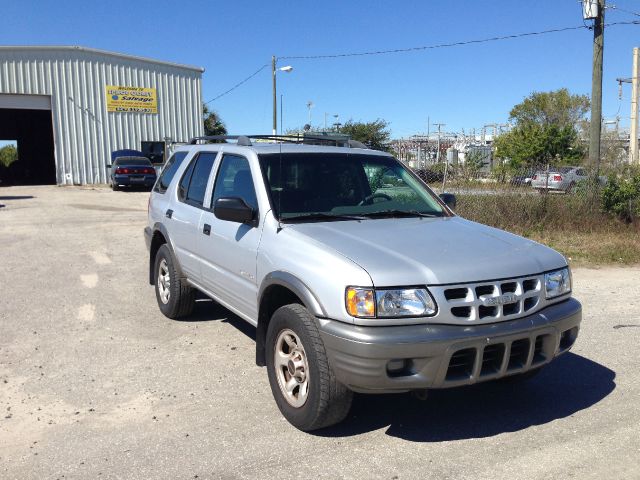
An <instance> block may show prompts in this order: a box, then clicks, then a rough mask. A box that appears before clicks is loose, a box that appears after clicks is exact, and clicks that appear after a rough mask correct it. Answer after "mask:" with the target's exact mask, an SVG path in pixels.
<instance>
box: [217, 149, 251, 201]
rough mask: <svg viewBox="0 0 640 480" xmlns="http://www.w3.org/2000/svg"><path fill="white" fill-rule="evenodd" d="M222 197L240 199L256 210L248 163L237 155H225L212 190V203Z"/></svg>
mask: <svg viewBox="0 0 640 480" xmlns="http://www.w3.org/2000/svg"><path fill="white" fill-rule="evenodd" d="M222 197H240V198H242V199H243V200H244V201H245V202H247V205H249V206H250V207H253V208H258V200H257V199H256V191H255V188H254V186H253V178H252V177H251V170H250V169H249V161H248V160H247V159H246V158H244V157H239V156H237V155H225V156H224V157H222V163H221V164H220V169H219V170H218V176H217V177H216V184H215V186H214V188H213V202H212V204H211V205H212V206H213V204H214V203H215V201H216V200H217V199H219V198H222Z"/></svg>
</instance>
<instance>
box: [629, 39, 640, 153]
mask: <svg viewBox="0 0 640 480" xmlns="http://www.w3.org/2000/svg"><path fill="white" fill-rule="evenodd" d="M639 88H640V48H638V47H636V48H634V49H633V72H632V73H631V132H630V133H631V135H629V163H631V164H632V165H634V164H637V163H640V159H639V158H638V89H639Z"/></svg>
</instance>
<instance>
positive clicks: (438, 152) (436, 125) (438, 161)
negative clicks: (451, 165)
mask: <svg viewBox="0 0 640 480" xmlns="http://www.w3.org/2000/svg"><path fill="white" fill-rule="evenodd" d="M445 125H446V123H434V124H433V126H434V127H438V150H437V151H436V163H440V127H444V126H445Z"/></svg>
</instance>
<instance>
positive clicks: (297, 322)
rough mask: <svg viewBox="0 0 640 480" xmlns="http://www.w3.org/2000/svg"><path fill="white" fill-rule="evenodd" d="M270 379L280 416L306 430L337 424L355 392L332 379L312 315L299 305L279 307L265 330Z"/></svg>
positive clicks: (346, 411) (347, 410)
mask: <svg viewBox="0 0 640 480" xmlns="http://www.w3.org/2000/svg"><path fill="white" fill-rule="evenodd" d="M266 356H267V358H266V361H267V373H268V375H269V384H270V385H271V391H272V393H273V397H274V399H275V401H276V404H277V405H278V408H279V409H280V412H282V415H283V416H284V417H285V418H286V419H287V421H288V422H289V423H291V424H292V425H293V426H294V427H296V428H298V429H300V430H302V431H305V432H308V431H311V430H317V429H320V428H324V427H328V426H331V425H335V424H337V423H340V422H341V421H342V420H344V418H345V417H346V416H347V414H348V413H349V409H350V408H351V401H352V399H353V392H351V390H349V389H348V388H347V387H346V386H344V385H342V384H341V383H339V382H338V381H337V380H336V377H335V375H334V373H333V370H332V369H331V366H330V365H329V361H328V359H327V354H326V351H325V348H324V344H323V343H322V339H321V338H320V332H319V331H318V327H317V325H316V319H315V317H314V316H313V315H311V314H310V313H309V311H308V310H307V309H306V308H304V307H303V306H302V305H297V304H292V305H285V306H284V307H280V308H279V309H278V310H276V312H275V313H274V314H273V316H272V317H271V321H270V322H269V327H268V329H267V341H266Z"/></svg>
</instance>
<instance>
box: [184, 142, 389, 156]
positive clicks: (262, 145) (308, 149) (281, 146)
mask: <svg viewBox="0 0 640 480" xmlns="http://www.w3.org/2000/svg"><path fill="white" fill-rule="evenodd" d="M228 146H233V147H236V148H242V149H247V150H251V151H253V152H255V153H257V154H261V153H262V154H269V153H346V154H361V155H362V154H365V155H380V156H391V154H389V153H387V152H382V151H380V150H370V149H366V148H352V147H335V146H330V145H307V144H294V143H272V142H255V143H253V144H252V145H250V146H247V145H237V144H236V143H231V142H228V143H205V144H198V145H183V146H181V147H179V148H177V150H191V149H193V148H202V147H207V148H206V149H207V150H209V149H210V150H218V149H219V148H221V147H228Z"/></svg>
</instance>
